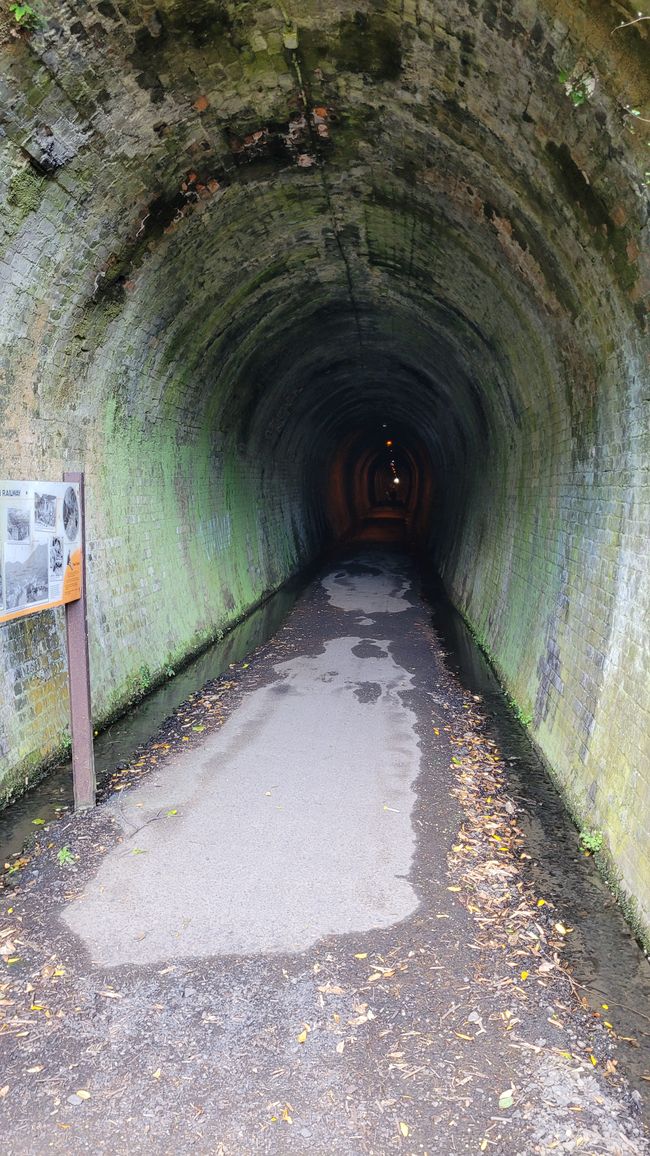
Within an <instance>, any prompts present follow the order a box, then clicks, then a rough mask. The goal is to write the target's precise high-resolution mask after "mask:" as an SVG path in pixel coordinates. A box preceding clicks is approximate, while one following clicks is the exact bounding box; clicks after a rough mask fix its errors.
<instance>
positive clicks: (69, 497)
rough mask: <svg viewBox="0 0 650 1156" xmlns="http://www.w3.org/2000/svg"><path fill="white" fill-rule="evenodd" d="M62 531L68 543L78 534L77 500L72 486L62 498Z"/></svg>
mask: <svg viewBox="0 0 650 1156" xmlns="http://www.w3.org/2000/svg"><path fill="white" fill-rule="evenodd" d="M63 529H64V530H65V536H66V538H67V539H68V542H74V540H75V538H76V537H77V535H78V533H79V500H78V498H77V495H76V492H75V490H74V489H73V487H72V486H68V488H67V490H66V492H65V496H64V498H63Z"/></svg>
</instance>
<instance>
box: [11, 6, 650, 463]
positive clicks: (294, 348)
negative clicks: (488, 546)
mask: <svg viewBox="0 0 650 1156" xmlns="http://www.w3.org/2000/svg"><path fill="white" fill-rule="evenodd" d="M43 15H44V18H45V23H44V25H43V27H42V28H40V29H38V30H37V31H35V32H33V33H31V34H28V35H22V36H19V37H16V36H15V35H13V36H12V35H11V33H15V29H13V28H9V29H7V24H8V20H7V18H5V22H4V30H5V44H4V47H3V59H5V58H6V60H7V68H6V71H5V78H4V80H3V81H2V88H3V91H2V97H3V107H4V109H5V113H4V131H5V134H6V137H5V148H6V150H7V158H8V161H9V164H10V166H11V176H10V179H9V181H8V184H7V188H6V194H5V197H6V203H5V218H6V220H7V221H8V225H9V230H11V226H12V225H13V224H14V222H15V221H16V219H17V218H19V217H23V219H24V218H25V217H28V216H29V214H30V210H31V208H32V206H36V205H37V204H38V203H39V202H42V206H43V212H44V213H45V214H46V220H47V219H49V220H51V219H52V216H51V212H54V211H57V210H60V209H61V208H62V207H63V204H64V202H65V208H64V210H63V217H64V221H65V225H64V228H63V231H62V232H61V222H60V220H59V224H58V228H59V232H58V235H57V238H56V242H55V243H54V242H53V241H52V238H51V236H50V238H49V243H48V238H47V236H46V238H44V243H43V244H42V245H41V247H40V252H39V253H38V254H37V265H38V266H40V270H41V272H43V273H47V275H48V277H49V278H52V282H53V285H54V287H55V291H56V286H57V284H58V285H60V287H61V288H60V301H61V306H60V313H59V314H58V315H57V317H56V322H57V324H56V331H55V332H53V333H52V335H51V340H50V341H49V342H48V343H47V349H46V352H45V353H44V355H43V358H44V364H42V365H41V366H40V367H39V368H38V369H36V367H35V374H36V376H37V377H39V378H45V379H46V378H47V377H48V376H49V375H48V373H47V369H46V367H47V366H48V364H49V363H50V361H51V359H54V360H55V362H56V361H57V359H58V361H59V363H61V362H63V361H64V360H65V359H66V357H69V356H70V355H72V360H73V362H74V364H75V365H76V366H79V364H80V363H81V365H82V366H83V365H84V363H85V364H86V365H89V364H90V363H92V361H93V358H94V354H95V351H96V348H97V347H98V346H101V345H103V344H104V343H106V344H107V346H108V350H109V353H108V354H107V357H108V359H109V360H111V359H114V358H120V350H123V344H124V342H123V334H124V331H127V332H128V333H129V334H131V335H132V337H131V341H130V349H129V358H128V364H126V361H127V359H125V358H123V357H122V360H123V361H124V362H125V364H124V366H123V372H122V375H121V376H122V381H121V390H120V392H121V398H120V400H121V403H122V404H123V405H124V406H125V408H126V410H127V412H131V413H133V414H135V415H142V414H146V415H147V419H148V420H155V419H156V415H157V414H159V413H160V412H161V410H162V412H166V413H167V414H168V413H169V407H170V406H172V407H180V409H181V410H182V411H183V413H184V415H185V419H187V416H188V414H189V413H190V412H192V413H194V414H195V415H196V416H197V418H198V415H199V414H200V413H209V414H211V420H212V421H213V422H214V424H215V428H219V426H222V427H223V426H225V427H227V428H228V429H232V428H237V429H238V431H239V433H240V442H241V443H242V444H247V445H248V446H249V447H250V446H251V445H253V444H254V440H255V439H254V430H255V429H257V428H258V426H259V431H258V432H259V435H260V436H262V437H264V438H268V436H269V427H271V428H272V429H275V431H276V434H277V435H278V436H280V435H281V436H282V437H283V438H284V439H285V444H288V443H287V442H286V439H287V437H288V436H289V426H290V425H291V422H292V417H293V418H294V419H295V420H294V421H293V433H294V435H295V437H296V438H298V439H299V440H302V442H303V443H305V445H306V443H307V441H308V440H309V434H308V431H309V430H310V429H311V436H312V440H311V451H310V452H312V453H313V452H314V450H315V447H316V446H320V447H321V448H322V449H323V450H324V449H325V448H326V443H327V442H329V441H330V440H332V439H333V440H334V441H336V439H337V438H338V437H340V436H341V435H342V433H343V432H344V431H345V428H346V427H347V426H348V425H349V423H350V422H352V423H354V422H355V421H359V420H362V419H363V417H364V413H368V414H372V413H374V412H375V411H376V410H377V409H378V408H379V409H386V408H387V409H388V410H389V412H390V413H391V414H393V415H394V417H395V418H404V417H406V416H407V415H408V416H409V417H410V418H411V420H412V421H413V422H414V425H415V426H416V427H417V428H419V427H420V426H421V425H422V423H425V424H427V423H428V424H429V425H430V426H432V427H435V429H436V431H437V433H438V436H439V437H441V444H443V445H445V446H447V450H448V451H449V448H450V447H453V445H454V444H455V442H457V440H458V439H457V436H456V435H457V430H458V428H459V427H462V428H463V429H464V431H465V433H464V438H465V442H466V444H467V442H472V441H473V440H474V439H475V437H476V436H478V435H480V434H485V431H486V429H488V428H494V427H499V426H501V425H503V423H504V422H505V423H508V422H510V421H512V420H513V419H515V420H516V415H517V413H518V412H519V411H520V410H521V408H522V407H525V406H530V405H533V406H539V407H540V411H541V412H544V411H546V410H547V409H548V407H551V408H552V407H553V406H554V405H558V404H564V402H563V401H562V399H561V398H559V399H558V398H557V397H554V396H553V392H552V390H550V391H549V387H548V382H549V381H553V382H554V383H557V384H556V385H555V386H554V387H553V388H556V389H559V390H560V391H562V390H565V389H566V383H567V381H568V382H570V383H572V384H571V386H570V388H573V386H575V387H576V388H577V390H578V391H580V389H586V390H587V391H588V390H589V388H590V386H589V383H590V382H591V381H593V380H595V379H596V378H597V376H598V372H599V367H600V365H601V363H602V358H603V352H604V350H605V349H606V348H607V341H608V340H609V341H610V343H611V338H610V339H607V338H606V336H605V333H604V330H603V329H602V328H600V320H599V315H600V314H601V313H603V314H605V313H606V314H607V315H608V316H609V317H610V318H611V314H612V310H613V309H614V310H616V311H618V312H619V314H620V325H621V327H622V328H623V329H629V328H630V327H633V326H637V327H638V325H639V324H640V323H641V321H642V317H643V299H644V293H645V292H646V291H647V283H646V282H645V281H644V274H643V270H642V269H641V268H640V264H639V262H640V258H641V253H642V250H641V246H640V244H639V230H640V228H641V227H642V226H643V224H644V222H645V214H646V196H645V191H644V188H643V178H642V170H641V168H640V167H639V166H640V161H641V160H645V158H642V157H641V151H642V147H643V145H644V142H643V141H641V139H640V137H639V135H638V134H637V135H633V134H632V133H631V132H630V131H629V129H630V128H631V127H632V124H631V121H633V118H632V117H631V116H630V115H629V114H628V113H627V112H626V111H625V107H626V106H629V107H636V106H637V105H643V103H644V101H646V100H647V96H648V92H649V87H650V86H649V79H648V70H647V67H645V65H646V63H647V58H646V53H647V46H648V36H647V31H646V27H645V26H644V24H643V23H640V24H637V25H635V26H632V27H630V28H626V29H622V30H620V31H618V32H617V33H616V34H615V35H614V34H613V30H614V29H615V27H616V25H617V24H618V23H620V21H621V20H622V19H626V18H629V16H630V13H629V12H628V11H627V9H625V8H624V7H623V6H621V5H620V4H610V3H604V2H601V3H599V4H593V3H589V4H587V3H585V4H582V5H576V4H574V3H571V4H566V3H565V4H563V3H559V2H555V3H546V4H542V5H540V4H534V5H533V4H530V3H524V2H521V3H507V4H506V3H501V4H498V3H494V2H493V0H489V2H486V3H485V4H482V5H480V4H477V3H475V2H472V3H447V4H445V5H443V6H439V7H437V8H434V7H433V6H432V5H430V4H427V3H412V4H407V5H404V4H403V3H401V2H400V3H399V4H397V3H389V2H385V3H380V4H372V5H368V4H359V3H345V2H344V3H332V4H328V5H322V4H316V3H306V4H305V3H301V4H299V5H296V4H294V5H293V7H292V6H291V5H288V6H287V5H279V6H277V7H275V6H273V5H272V4H263V3H215V2H214V0H198V2H196V3H193V4H191V5H190V4H184V3H178V2H177V3H169V2H166V3H161V4H159V5H158V7H157V8H154V7H153V6H152V5H148V4H144V3H142V4H139V3H136V2H131V3H125V4H115V5H113V4H112V3H111V2H110V0H102V2H100V3H99V4H97V5H89V6H88V7H87V8H84V10H83V11H82V12H81V13H80V11H79V6H78V5H66V4H50V5H49V6H44V9H43ZM561 70H564V72H565V73H566V74H568V75H569V77H570V78H572V79H570V80H569V81H568V82H567V83H565V84H561V83H559V81H558V75H559V74H560V72H561ZM585 78H586V79H585ZM592 80H593V81H594V82H595V89H594V91H593V94H591V88H589V93H590V96H589V99H588V100H586V101H585V102H584V103H583V104H581V105H578V106H576V105H575V104H574V100H573V99H572V95H573V98H574V99H575V92H576V91H579V86H580V85H581V84H582V85H584V84H588V85H591V84H592ZM572 84H573V85H574V86H577V87H576V88H574V89H573V90H571V85H572ZM567 89H569V90H571V91H567ZM585 91H587V90H586V89H585ZM48 206H50V210H48ZM48 212H50V215H48ZM5 228H7V225H5ZM614 300H615V304H613V301H614ZM587 306H588V308H587ZM29 308H33V306H30V307H29ZM26 320H27V321H28V320H29V318H26ZM120 322H121V324H120ZM48 323H49V321H46V322H45V324H46V325H47V324H48ZM91 349H92V350H93V352H90V351H91ZM75 355H80V356H75ZM88 372H90V369H88ZM103 372H104V368H103V366H99V367H98V366H97V365H95V366H93V370H92V373H93V376H97V374H99V375H100V376H101V374H102V373H103ZM57 376H59V375H57ZM75 377H76V381H75V382H74V383H73V382H71V381H69V382H68V383H67V388H68V389H69V395H70V399H71V403H72V404H75V405H78V406H79V407H80V409H81V410H83V406H84V400H83V390H81V391H79V385H82V383H83V377H84V374H83V370H82V373H81V375H80V376H77V374H75ZM535 378H536V383H535ZM531 379H532V380H531ZM165 380H167V382H168V388H167V390H165V387H164V385H163V384H162V383H163V382H164V381H165ZM106 387H107V388H110V389H112V390H114V389H115V382H114V380H113V379H111V382H110V384H109V383H108V381H107V385H106ZM40 388H43V389H44V390H47V388H48V387H47V386H42V387H40ZM59 388H60V383H59ZM522 391H523V392H522ZM524 395H525V396H524ZM328 398H329V404H328V401H327V399H328ZM193 424H194V423H193V422H192V421H187V420H185V421H184V425H185V428H189V429H190V430H191V428H192V425H193ZM446 426H448V430H449V434H448V436H447V434H446V432H445V430H446ZM441 430H442V434H441ZM455 431H456V432H455Z"/></svg>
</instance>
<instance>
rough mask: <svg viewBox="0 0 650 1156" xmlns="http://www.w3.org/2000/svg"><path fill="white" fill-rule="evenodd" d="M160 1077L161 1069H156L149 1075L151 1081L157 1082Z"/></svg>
mask: <svg viewBox="0 0 650 1156" xmlns="http://www.w3.org/2000/svg"><path fill="white" fill-rule="evenodd" d="M161 1076H162V1069H161V1068H156V1070H155V1072H152V1073H151V1078H152V1079H153V1080H159V1079H160V1077H161Z"/></svg>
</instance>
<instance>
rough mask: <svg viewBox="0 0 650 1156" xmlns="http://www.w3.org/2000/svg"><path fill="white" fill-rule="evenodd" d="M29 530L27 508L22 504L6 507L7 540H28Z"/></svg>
mask: <svg viewBox="0 0 650 1156" xmlns="http://www.w3.org/2000/svg"><path fill="white" fill-rule="evenodd" d="M29 531H30V516H29V509H28V508H27V507H24V506H8V507H7V541H8V542H28V541H29Z"/></svg>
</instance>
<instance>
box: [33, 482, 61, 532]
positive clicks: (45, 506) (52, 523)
mask: <svg viewBox="0 0 650 1156" xmlns="http://www.w3.org/2000/svg"><path fill="white" fill-rule="evenodd" d="M34 529H35V530H47V531H49V532H50V533H54V531H55V530H56V494H39V492H38V490H35V491H34Z"/></svg>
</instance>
